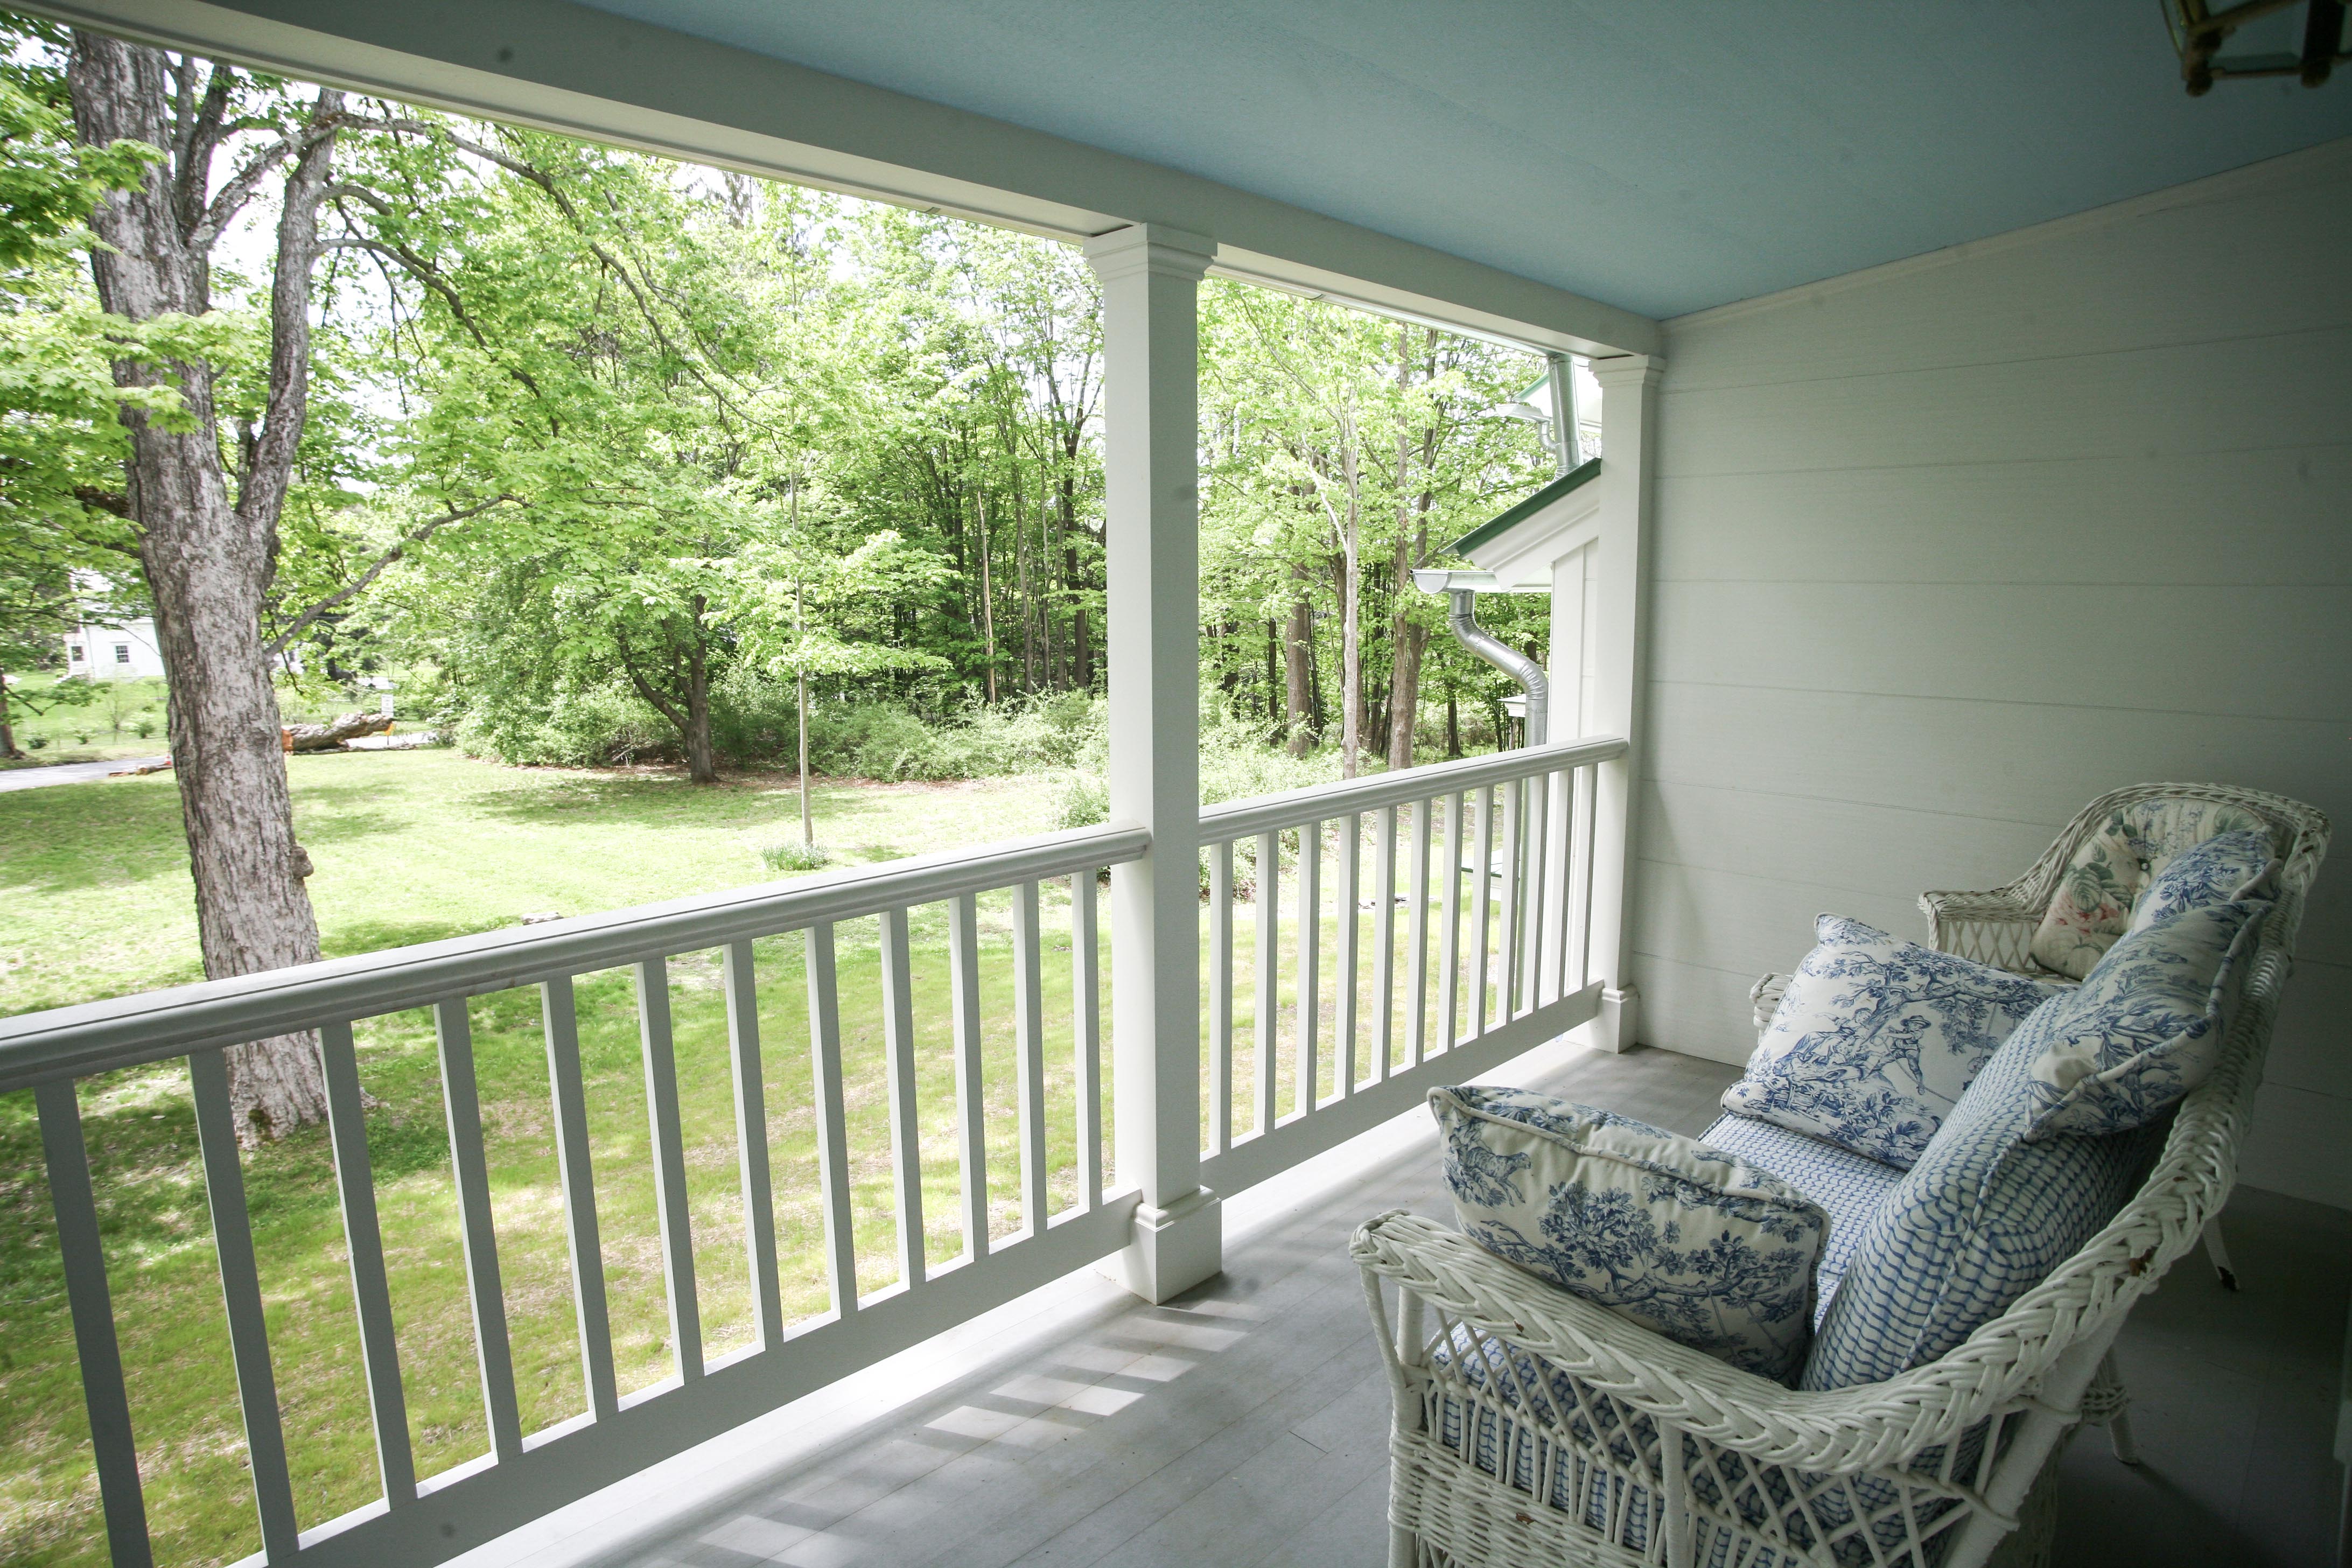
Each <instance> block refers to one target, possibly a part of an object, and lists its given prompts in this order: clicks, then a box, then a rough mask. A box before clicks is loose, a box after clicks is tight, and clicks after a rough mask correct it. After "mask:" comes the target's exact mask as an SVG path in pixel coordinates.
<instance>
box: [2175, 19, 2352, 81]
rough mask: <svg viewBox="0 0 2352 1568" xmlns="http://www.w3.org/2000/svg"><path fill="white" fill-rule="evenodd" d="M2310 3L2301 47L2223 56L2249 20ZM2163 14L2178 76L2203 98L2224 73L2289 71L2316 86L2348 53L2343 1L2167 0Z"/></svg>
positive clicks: (2242, 74) (2254, 74) (2280, 73)
mask: <svg viewBox="0 0 2352 1568" xmlns="http://www.w3.org/2000/svg"><path fill="white" fill-rule="evenodd" d="M2306 3H2307V4H2308V6H2309V9H2308V10H2306V11H2305V13H2304V20H2303V49H2302V52H2301V53H2299V54H2287V53H2285V52H2284V51H2281V52H2279V53H2276V54H2266V55H2238V56H2234V57H2231V58H2220V56H2221V46H2222V45H2223V44H2225V43H2227V42H2228V41H2229V37H2230V35H2231V33H2234V32H2236V31H2237V30H2238V29H2239V28H2240V27H2242V26H2245V25H2246V24H2247V23H2249V22H2252V21H2254V20H2256V19H2258V18H2260V17H2263V16H2270V15H2271V14H2272V13H2273V12H2277V11H2287V10H2292V9H2294V7H2295V6H2296V5H2305V4H2306ZM2164 19H2165V21H2166V22H2167V24H2168V25H2169V26H2171V28H2172V47H2174V48H2175V49H2176V50H2178V51H2179V55H2180V79H2181V80H2182V82H2184V83H2186V84H2187V86H2188V88H2189V97H2191V98H2201V97H2203V96H2204V95H2205V94H2206V93H2208V92H2210V91H2211V90H2212V89H2213V83H2214V82H2215V81H2217V80H2219V79H2221V78H2223V77H2262V76H2291V77H2297V78H2300V79H2302V82H2303V85H2304V86H2305V87H2317V86H2318V85H2319V84H2320V83H2322V82H2324V81H2326V79H2327V77H2328V73H2329V72H2330V71H2331V70H2333V69H2334V68H2336V66H2338V65H2340V64H2342V63H2344V62H2345V61H2347V60H2352V55H2347V54H2346V53H2345V52H2344V0H2242V3H2241V4H2239V5H2228V6H2224V7H2223V8H2222V9H2221V10H2219V11H2215V10H2213V9H2211V8H2210V6H2208V5H2206V0H2165V6H2164Z"/></svg>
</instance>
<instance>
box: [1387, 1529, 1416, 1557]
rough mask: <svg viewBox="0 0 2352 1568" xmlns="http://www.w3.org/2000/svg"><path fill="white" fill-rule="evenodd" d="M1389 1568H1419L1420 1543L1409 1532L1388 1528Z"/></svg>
mask: <svg viewBox="0 0 2352 1568" xmlns="http://www.w3.org/2000/svg"><path fill="white" fill-rule="evenodd" d="M1389 1568H1421V1541H1420V1539H1419V1538H1418V1537H1416V1536H1415V1535H1414V1534H1413V1532H1412V1531H1410V1530H1405V1529H1403V1528H1402V1527H1400V1526H1397V1525H1393V1524H1391V1525H1390V1526H1389Z"/></svg>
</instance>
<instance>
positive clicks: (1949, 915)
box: [1919, 888, 2042, 979]
mask: <svg viewBox="0 0 2352 1568" xmlns="http://www.w3.org/2000/svg"><path fill="white" fill-rule="evenodd" d="M1919 908H1920V910H1922V911H1923V912H1924V913H1925V914H1926V915H1927V945H1928V946H1929V947H1932V948H1934V949H1935V950H1936V951H1937V952H1956V953H1958V954H1959V955H1960V956H1961V957H1962V958H1973V959H1975V960H1976V961H1977V962H1978V963H1990V964H1991V965H1993V966H1994V967H1996V968H1999V969H2006V970H2009V971H2010V972H2011V973H2016V974H2031V975H2033V976H2035V977H2036V978H2037V979H2038V978H2042V970H2041V967H2040V966H2039V965H2038V964H2036V963H2034V962H2033V955H2032V951H2031V950H2032V942H2033V933H2034V931H2036V930H2037V929H2038V928H2039V927H2040V926H2041V924H2042V911H2041V910H2037V909H2032V908H2029V907H2028V906H2027V905H2026V903H2025V901H2024V900H2021V899H2020V898H2019V897H2018V896H2017V895H2016V894H2015V893H2014V892H2013V891H2011V889H2008V888H1996V889H1993V890H1992V891H1990V892H1985V893H1961V892H1941V891H1939V892H1927V893H1922V894H1920V895H1919Z"/></svg>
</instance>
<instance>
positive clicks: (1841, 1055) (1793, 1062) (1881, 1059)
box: [1723, 915, 2056, 1167]
mask: <svg viewBox="0 0 2352 1568" xmlns="http://www.w3.org/2000/svg"><path fill="white" fill-rule="evenodd" d="M1813 935H1814V939H1815V942H1816V943H1817V944H1818V945H1816V946H1815V947H1814V949H1813V950H1812V952H1810V953H1807V954H1806V955H1805V961H1804V963H1801V964H1800V965H1799V966H1798V968H1797V973H1795V974H1794V975H1793V976H1791V977H1790V981H1789V985H1788V989H1787V990H1786V991H1785V992H1784V993H1783V994H1781V997H1780V1006H1779V1008H1778V1009H1777V1010H1776V1011H1775V1012H1774V1013H1773V1015H1772V1022H1771V1024H1770V1026H1769V1027H1767V1028H1766V1029H1765V1031H1764V1034H1763V1037H1762V1038H1761V1039H1759V1041H1758V1042H1757V1045H1756V1053H1755V1055H1753V1056H1751V1057H1750V1058H1748V1072H1747V1076H1745V1077H1744V1078H1742V1079H1740V1080H1739V1081H1738V1083H1735V1084H1733V1085H1732V1086H1731V1087H1730V1088H1729V1089H1726V1090H1725V1091H1724V1095H1723V1108H1724V1109H1725V1110H1729V1111H1734V1112H1737V1113H1738V1114H1739V1115H1741V1116H1749V1117H1755V1118H1758V1119H1759V1120H1761V1121H1770V1122H1775V1123H1777V1124H1779V1125H1780V1126H1782V1127H1786V1128H1789V1129H1790V1130H1791V1131H1798V1132H1802V1133H1806V1134H1809V1135H1810V1136H1811V1137H1815V1138H1823V1139H1827V1140H1828V1141H1829V1142H1832V1143H1836V1144H1840V1145H1842V1146H1843V1147H1845V1148H1847V1149H1851V1150H1853V1152H1855V1153H1857V1154H1863V1155H1866V1156H1868V1157H1869V1158H1871V1159H1873V1160H1878V1161H1882V1162H1884V1163H1887V1164H1890V1165H1896V1166H1905V1167H1907V1166H1908V1165H1909V1164H1910V1163H1912V1162H1913V1161H1914V1160H1916V1159H1917V1158H1918V1157H1919V1154H1920V1152H1921V1151H1922V1150H1924V1149H1926V1148H1927V1141H1928V1140H1929V1139H1930V1138H1933V1137H1934V1136H1935V1135H1936V1129H1937V1128H1938V1127H1940V1126H1942V1125H1943V1124H1944V1119H1945V1118H1946V1117H1947V1116H1949V1115H1950V1114H1951V1111H1952V1107H1953V1106H1954V1105H1955V1104H1957V1103H1958V1100H1959V1098H1960V1094H1961V1091H1962V1090H1964V1089H1967V1088H1968V1086H1969V1079H1973V1078H1975V1077H1976V1075H1977V1071H1978V1069H1979V1068H1982V1067H1983V1066H1984V1064H1985V1058H1988V1057H1990V1056H1991V1055H1992V1053H1993V1051H1994V1050H1995V1048H1997V1047H1999V1046H2000V1043H2001V1041H2003V1040H2005V1039H2007V1038H2008V1037H2009V1035H2010V1032H2011V1030H2013V1029H2015V1028H2016V1027H2017V1026H2018V1025H2020V1024H2021V1023H2023V1022H2024V1021H2025V1019H2026V1016H2028V1015H2029V1014H2031V1013H2032V1011H2033V1010H2034V1009H2035V1008H2036V1007H2038V1006H2040V1005H2042V1003H2043V1002H2044V1001H2046V1000H2048V999H2049V998H2050V997H2051V996H2052V995H2053V994H2056V993H2055V990H2054V988H2053V987H2052V986H2050V985H2048V984H2043V983H2042V982H2040V981H2035V980H2028V979H2025V978H2023V977H2021V976H2020V975H2015V974H2011V973H2009V972H2008V971H2006V970H2001V969H1995V968H1993V967H1992V966H1991V965H1990V964H1985V963H1977V962H1976V961H1975V960H1973V959H1968V958H1962V957H1960V956H1959V955H1958V954H1957V953H1949V952H1936V951H1935V950H1934V949H1932V948H1926V947H1921V946H1920V945H1919V944H1918V943H1916V942H1904V941H1901V940H1900V939H1898V938H1895V937H1892V936H1889V935H1887V934H1886V932H1885V931H1880V930H1878V929H1877V928H1876V927H1874V926H1867V925H1864V924H1863V923H1862V922H1861V921H1852V920H1847V919H1845V918H1844V917H1843V916H1841V915H1822V916H1820V917H1818V918H1817V919H1816V920H1815V921H1814V922H1813Z"/></svg>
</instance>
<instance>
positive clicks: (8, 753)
mask: <svg viewBox="0 0 2352 1568" xmlns="http://www.w3.org/2000/svg"><path fill="white" fill-rule="evenodd" d="M24 754H25V753H24V752H20V751H18V750H17V749H16V725H14V724H13V723H11V722H10V721H9V717H8V672H7V671H6V670H5V669H0V757H6V758H7V759H9V760H10V761H11V762H14V761H15V760H16V759H17V758H18V757H21V756H23V755H24Z"/></svg>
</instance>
